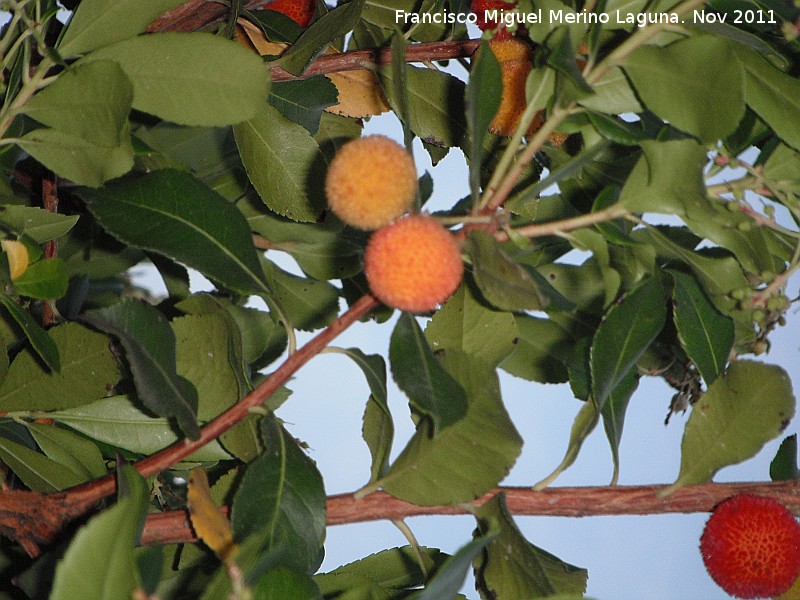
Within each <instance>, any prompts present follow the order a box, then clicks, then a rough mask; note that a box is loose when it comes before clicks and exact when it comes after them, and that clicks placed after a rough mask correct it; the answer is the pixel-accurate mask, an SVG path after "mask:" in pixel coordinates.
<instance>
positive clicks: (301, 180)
mask: <svg viewBox="0 0 800 600" xmlns="http://www.w3.org/2000/svg"><path fill="white" fill-rule="evenodd" d="M233 132H234V134H235V136H236V145H237V146H238V147H239V154H240V155H241V157H242V162H243V163H244V167H245V169H246V170H247V176H248V177H249V178H250V181H251V182H252V184H253V186H254V187H255V189H256V191H257V192H258V195H259V196H260V197H261V200H262V201H263V202H264V204H265V205H266V206H267V207H269V209H270V210H272V211H273V212H276V213H278V214H279V215H282V216H284V217H289V218H290V219H292V220H293V221H304V222H315V221H316V220H317V217H318V216H319V213H320V212H321V211H322V209H323V207H324V206H325V203H324V198H323V194H322V191H321V189H320V187H319V186H320V182H319V181H318V177H319V175H318V171H317V170H318V169H319V168H320V167H321V164H323V160H324V159H323V156H322V153H321V152H320V149H319V146H318V145H317V142H315V141H314V138H313V137H311V134H310V133H309V132H308V131H307V130H306V129H305V128H304V127H302V126H301V125H298V124H297V123H293V122H292V121H289V120H288V119H286V118H285V117H284V116H283V115H281V114H280V113H279V112H278V109H276V108H275V107H273V106H270V105H269V104H267V103H266V102H264V103H262V104H261V106H260V108H259V110H258V111H257V112H256V113H255V114H254V115H253V116H252V117H251V118H250V119H249V120H247V121H244V122H242V123H239V124H238V125H236V126H234V128H233Z"/></svg>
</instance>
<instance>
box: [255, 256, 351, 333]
mask: <svg viewBox="0 0 800 600" xmlns="http://www.w3.org/2000/svg"><path fill="white" fill-rule="evenodd" d="M265 270H266V272H267V278H268V281H269V284H270V288H271V289H272V290H274V292H273V294H272V295H270V296H265V300H267V302H270V301H271V300H275V301H277V303H278V305H279V306H280V308H281V311H282V313H284V315H285V317H286V318H288V320H289V323H290V324H291V325H292V327H295V328H297V329H301V330H303V331H311V330H313V329H319V328H320V327H325V326H327V325H329V324H330V323H332V322H333V321H334V319H336V316H337V314H338V312H339V291H338V290H337V289H336V288H335V287H334V286H333V285H332V284H330V283H328V282H327V281H318V280H316V279H307V278H305V277H298V276H297V275H292V274H291V273H288V272H287V271H284V270H283V269H281V268H280V267H278V266H277V265H275V264H272V263H271V262H268V261H267V262H265Z"/></svg>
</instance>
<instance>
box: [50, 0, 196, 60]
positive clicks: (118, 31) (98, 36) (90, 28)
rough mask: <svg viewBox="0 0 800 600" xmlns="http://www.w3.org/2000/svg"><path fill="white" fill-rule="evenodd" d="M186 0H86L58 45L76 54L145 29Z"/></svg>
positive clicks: (69, 52)
mask: <svg viewBox="0 0 800 600" xmlns="http://www.w3.org/2000/svg"><path fill="white" fill-rule="evenodd" d="M179 4H183V0H83V1H82V2H81V3H80V4H79V5H78V8H77V9H75V12H73V13H72V17H71V18H70V20H69V22H68V23H67V29H66V31H65V32H64V35H63V37H62V38H61V40H59V42H58V44H57V45H56V50H58V52H59V53H60V54H61V55H62V56H65V57H67V56H75V55H77V54H83V53H84V52H88V51H90V50H96V49H97V48H102V47H103V46H107V45H109V44H113V43H114V42H118V41H120V40H124V39H126V38H129V37H133V36H135V35H137V34H139V33H142V32H144V30H145V29H147V26H148V25H150V23H152V22H153V20H155V18H156V17H158V16H159V15H161V14H163V13H165V12H167V11H168V10H170V9H172V8H175V7H176V6H178V5H179Z"/></svg>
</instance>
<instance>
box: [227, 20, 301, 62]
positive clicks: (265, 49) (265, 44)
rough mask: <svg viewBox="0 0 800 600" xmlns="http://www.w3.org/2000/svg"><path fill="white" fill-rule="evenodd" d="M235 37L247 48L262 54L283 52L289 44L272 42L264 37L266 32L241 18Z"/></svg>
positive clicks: (271, 54) (274, 54)
mask: <svg viewBox="0 0 800 600" xmlns="http://www.w3.org/2000/svg"><path fill="white" fill-rule="evenodd" d="M237 24H238V25H239V27H237V28H236V33H235V34H234V39H235V40H236V41H237V42H239V44H241V45H242V46H244V47H245V48H253V49H254V50H255V51H256V52H258V54H259V55H260V56H267V55H269V56H276V55H278V54H282V53H283V51H284V50H286V48H288V47H289V44H279V43H277V42H270V41H269V40H268V39H267V38H266V37H264V32H262V31H261V29H259V28H258V27H256V26H255V25H253V24H252V23H251V22H250V21H247V20H245V19H239V21H238V23H237Z"/></svg>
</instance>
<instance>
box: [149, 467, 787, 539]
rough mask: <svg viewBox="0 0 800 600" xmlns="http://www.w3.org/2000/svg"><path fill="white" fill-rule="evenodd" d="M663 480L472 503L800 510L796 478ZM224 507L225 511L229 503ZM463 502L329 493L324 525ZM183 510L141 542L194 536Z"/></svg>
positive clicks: (518, 492) (513, 494) (559, 508)
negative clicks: (749, 499)
mask: <svg viewBox="0 0 800 600" xmlns="http://www.w3.org/2000/svg"><path fill="white" fill-rule="evenodd" d="M667 487H668V486H666V485H638V486H615V487H610V486H605V487H560V488H548V489H545V490H542V491H538V492H537V491H533V490H532V489H530V488H520V487H500V488H496V489H494V490H492V491H491V492H489V493H487V494H485V495H483V496H482V497H481V498H479V499H478V500H476V501H475V502H474V503H473V504H474V505H475V506H480V505H481V504H483V503H485V502H487V501H488V500H490V499H491V498H493V497H494V496H495V495H496V494H498V493H503V494H505V497H506V504H507V506H508V509H509V511H511V513H512V514H514V515H522V516H550V517H593V516H610V515H653V514H666V513H697V512H710V511H711V510H712V509H713V508H714V507H715V506H716V505H717V504H719V503H720V502H721V501H722V500H725V499H726V498H729V497H731V496H734V495H736V494H741V493H744V492H749V493H752V494H761V495H764V496H770V497H771V498H774V499H775V500H777V501H778V502H780V503H781V504H783V505H784V506H786V507H787V508H788V509H789V510H790V511H792V513H794V514H795V515H800V482H795V481H779V482H772V483H765V482H756V483H705V484H702V485H691V486H686V487H684V488H681V489H680V490H678V491H677V492H675V493H674V494H672V495H670V496H668V497H666V498H659V496H658V494H659V492H662V491H664V490H665V489H666V488H667ZM221 511H222V513H223V514H224V515H226V516H228V514H229V510H228V507H222V509H221ZM464 514H469V510H468V509H467V508H466V507H463V506H449V505H448V506H417V505H416V504H411V503H410V502H405V501H403V500H398V499H397V498H392V497H391V496H390V495H388V494H386V493H384V492H376V493H374V494H370V495H369V496H366V497H365V498H361V499H356V498H355V497H354V496H353V495H352V494H340V495H338V496H330V497H329V498H328V503H327V520H328V525H348V524H352V523H363V522H366V521H378V520H397V519H406V518H408V517H417V516H424V515H464ZM196 541H197V537H196V536H195V534H194V531H193V530H192V527H191V524H190V522H189V517H188V514H187V513H186V511H182V510H177V511H171V512H165V513H158V514H153V515H150V516H148V518H147V523H146V525H145V528H144V532H143V533H142V540H141V543H142V544H145V545H146V544H175V543H181V542H185V543H191V542H196Z"/></svg>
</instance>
